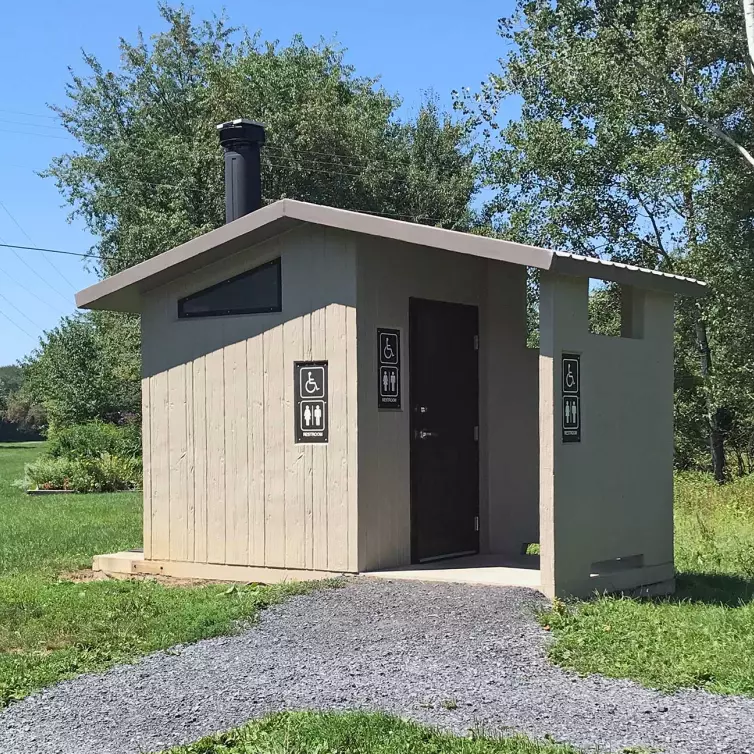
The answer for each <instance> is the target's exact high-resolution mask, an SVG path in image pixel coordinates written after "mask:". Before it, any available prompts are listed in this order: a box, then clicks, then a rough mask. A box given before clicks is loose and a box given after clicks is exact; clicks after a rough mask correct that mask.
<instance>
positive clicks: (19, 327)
mask: <svg viewBox="0 0 754 754" xmlns="http://www.w3.org/2000/svg"><path fill="white" fill-rule="evenodd" d="M0 315H2V316H3V317H5V319H7V320H8V322H10V323H11V324H12V325H13V326H14V327H17V328H18V329H19V330H20V331H21V332H22V333H25V334H26V335H28V336H29V337H30V338H31V339H32V340H36V338H35V337H34V336H33V335H32V334H31V333H30V332H29V331H28V330H27V329H26V328H24V327H21V325H19V324H18V322H15V321H14V320H12V319H11V318H10V317H9V316H8V315H7V314H6V313H5V312H4V311H3V310H2V309H0Z"/></svg>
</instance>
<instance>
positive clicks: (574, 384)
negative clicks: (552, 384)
mask: <svg viewBox="0 0 754 754" xmlns="http://www.w3.org/2000/svg"><path fill="white" fill-rule="evenodd" d="M563 392H564V393H578V392H579V362H578V360H577V359H573V358H570V359H569V358H564V359H563Z"/></svg>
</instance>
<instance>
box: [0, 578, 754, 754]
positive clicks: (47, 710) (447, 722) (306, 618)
mask: <svg viewBox="0 0 754 754" xmlns="http://www.w3.org/2000/svg"><path fill="white" fill-rule="evenodd" d="M542 603H543V598H542V597H541V596H540V595H538V594H537V593H536V592H532V591H529V590H526V589H515V588H503V587H483V586H461V585H455V584H421V583H416V582H392V583H391V582H386V581H376V580H375V581H370V580H366V579H363V580H362V579H357V580H353V581H351V582H349V583H348V585H347V586H346V587H344V588H342V589H333V590H324V591H321V592H315V593H313V594H311V595H308V596H304V597H295V598H293V599H291V600H289V601H287V602H285V603H283V604H282V605H278V606H276V607H273V608H270V609H268V610H267V611H265V612H264V613H263V615H262V619H261V621H260V623H259V624H258V625H257V626H256V627H253V628H251V629H250V630H248V631H246V632H245V633H243V634H241V635H240V636H233V637H226V638H221V639H212V640H208V641H203V642H200V643H198V644H194V645H191V646H186V647H182V648H180V650H171V652H170V653H162V652H160V653H157V654H153V655H150V656H149V657H146V658H145V659H143V660H142V661H141V662H139V663H137V664H135V665H128V666H121V667H118V668H114V669H113V670H111V671H109V672H107V673H103V674H100V675H88V676H81V677H79V678H77V679H75V680H72V681H67V682H65V683H61V684H58V685H57V686H54V687H52V688H49V689H47V690H46V691H43V692H41V693H39V694H36V695H35V696H32V697H30V698H28V699H26V700H24V701H22V702H19V703H17V704H14V705H12V706H11V707H9V708H8V709H7V710H6V711H5V712H4V713H2V714H0V751H2V752H3V754H21V753H23V754H31V753H32V752H33V753H34V754H52V752H55V753H56V754H57V753H59V754H116V753H117V754H123V753H125V752H129V753H130V752H133V753H134V754H137V753H140V752H144V751H154V750H156V749H161V748H163V747H167V746H171V745H174V744H177V743H181V742H187V741H191V740H194V739H196V738H199V737H201V736H202V735H206V734H207V733H211V732H213V731H216V730H220V729H224V728H229V727H232V726H235V725H238V724H239V723H242V722H244V721H246V720H248V719H249V718H252V717H257V716H259V715H263V714H265V713H266V712H270V711H273V710H281V709H301V708H318V709H323V708H328V709H350V708H355V707H359V708H364V709H379V710H386V711H389V712H393V713H396V714H398V715H401V716H404V717H410V718H413V719H415V720H418V721H421V722H425V723H430V724H434V725H438V726H441V727H443V728H447V729H450V730H454V731H457V732H465V731H467V730H468V729H469V728H470V727H473V726H477V725H482V726H483V727H484V728H486V729H487V730H506V731H510V730H511V729H515V730H517V731H521V732H524V733H527V734H529V735H531V736H544V735H545V734H551V735H552V736H554V737H555V738H556V739H559V740H563V741H569V742H571V743H573V744H576V745H578V746H581V747H584V748H588V747H591V746H596V747H599V748H600V750H601V751H614V752H620V751H622V750H623V748H624V747H628V746H645V747H648V748H650V747H651V748H655V749H660V750H662V751H664V752H668V753H671V752H674V753H676V754H680V753H681V752H684V753H691V752H694V753H696V752H698V753H699V754H712V753H713V752H726V753H727V752H735V754H744V753H745V752H754V744H753V743H751V742H754V699H743V698H738V697H721V696H713V695H711V694H706V693H704V692H700V691H688V692H683V693H679V694H674V695H664V694H660V693H657V692H654V691H649V690H647V689H643V688H641V687H639V686H637V685H635V684H633V683H630V682H628V681H614V680H609V679H604V678H600V677H596V676H594V677H590V678H585V679H580V678H578V677H576V676H574V675H571V674H570V673H566V672H563V671H562V670H559V669H558V668H555V667H552V666H550V665H549V664H548V663H547V661H546V659H545V653H544V643H545V641H546V634H544V632H543V631H542V630H541V629H540V628H539V627H538V626H537V624H536V622H535V620H534V618H533V613H534V611H535V610H536V608H537V606H538V605H540V604H542ZM449 700H454V701H455V702H456V703H457V708H455V709H446V708H445V706H443V702H447V701H449ZM447 706H449V707H452V706H453V705H447Z"/></svg>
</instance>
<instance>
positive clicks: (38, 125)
mask: <svg viewBox="0 0 754 754" xmlns="http://www.w3.org/2000/svg"><path fill="white" fill-rule="evenodd" d="M0 123H10V124H12V125H14V126H31V127H32V128H51V129H56V130H58V131H65V130H66V129H65V127H64V126H57V125H55V126H51V125H48V124H47V123H29V122H27V121H25V120H9V119H8V118H0Z"/></svg>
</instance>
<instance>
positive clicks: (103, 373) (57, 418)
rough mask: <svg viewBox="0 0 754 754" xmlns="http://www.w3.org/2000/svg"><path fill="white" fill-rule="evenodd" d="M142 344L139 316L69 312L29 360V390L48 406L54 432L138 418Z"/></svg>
mask: <svg viewBox="0 0 754 754" xmlns="http://www.w3.org/2000/svg"><path fill="white" fill-rule="evenodd" d="M138 343H139V330H138V322H137V321H136V320H135V319H134V318H133V317H127V316H125V315H121V314H116V313H111V312H90V313H86V314H77V315H75V316H73V317H65V318H63V320H62V322H61V323H60V325H58V327H56V328H54V329H53V330H50V331H49V332H46V333H45V334H44V336H43V338H42V341H41V344H40V346H39V348H38V349H36V350H35V351H34V352H33V353H32V354H31V355H30V357H29V358H28V359H27V360H26V361H25V363H24V365H23V367H24V377H25V383H24V391H23V395H24V396H25V397H26V398H27V400H28V401H29V402H30V403H31V404H34V403H38V404H41V405H42V406H43V407H44V409H45V411H46V413H47V416H48V419H49V425H50V429H51V430H53V431H54V430H55V429H57V428H60V427H64V426H68V425H71V424H80V423H84V422H88V421H92V420H94V419H103V420H105V421H109V422H113V423H120V422H122V421H125V420H127V419H129V418H131V417H138V416H139V415H140V413H141V396H140V391H139V373H140V365H139V359H138V356H139V350H138Z"/></svg>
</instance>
